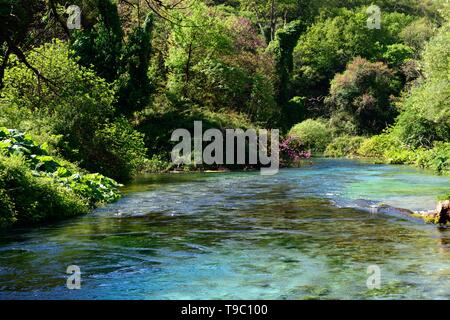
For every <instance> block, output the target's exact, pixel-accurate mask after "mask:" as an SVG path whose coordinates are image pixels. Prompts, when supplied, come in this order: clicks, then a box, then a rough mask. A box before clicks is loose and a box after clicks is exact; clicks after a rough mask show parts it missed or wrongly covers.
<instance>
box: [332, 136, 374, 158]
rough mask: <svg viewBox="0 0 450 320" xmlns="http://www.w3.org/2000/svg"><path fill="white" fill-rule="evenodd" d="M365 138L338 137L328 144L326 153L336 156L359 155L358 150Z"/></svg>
mask: <svg viewBox="0 0 450 320" xmlns="http://www.w3.org/2000/svg"><path fill="white" fill-rule="evenodd" d="M364 140H365V138H364V137H351V136H342V137H337V138H335V139H334V140H333V141H332V142H331V143H330V144H329V145H328V146H327V148H326V150H325V153H324V155H325V156H327V157H335V158H339V157H354V156H358V155H359V154H358V150H359V148H360V146H361V144H362V143H363V142H364Z"/></svg>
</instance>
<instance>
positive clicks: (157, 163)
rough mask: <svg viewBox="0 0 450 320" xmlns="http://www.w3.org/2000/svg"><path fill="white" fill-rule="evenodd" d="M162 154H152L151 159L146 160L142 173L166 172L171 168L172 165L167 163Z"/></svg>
mask: <svg viewBox="0 0 450 320" xmlns="http://www.w3.org/2000/svg"><path fill="white" fill-rule="evenodd" d="M166 158H167V157H165V156H164V155H163V154H154V155H153V156H152V157H151V159H146V160H145V163H144V166H143V168H142V172H145V173H160V172H167V171H169V170H170V169H172V167H173V163H172V162H170V161H168V160H167V159H166Z"/></svg>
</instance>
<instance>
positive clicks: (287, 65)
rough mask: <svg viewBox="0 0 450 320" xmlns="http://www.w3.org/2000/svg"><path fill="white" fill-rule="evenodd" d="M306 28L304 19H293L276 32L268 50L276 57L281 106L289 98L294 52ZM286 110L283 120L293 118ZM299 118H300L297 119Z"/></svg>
mask: <svg viewBox="0 0 450 320" xmlns="http://www.w3.org/2000/svg"><path fill="white" fill-rule="evenodd" d="M305 29H306V26H305V24H304V23H303V22H302V21H299V20H295V21H292V22H290V23H288V24H287V25H285V26H284V27H283V28H282V29H279V30H278V31H277V32H276V34H275V40H274V41H272V42H271V43H270V45H269V47H268V50H269V51H271V52H272V53H273V55H274V57H275V66H276V71H277V74H278V77H279V79H278V83H277V102H278V104H279V105H281V106H286V104H287V102H288V100H289V98H288V97H289V90H290V88H289V87H290V80H291V74H292V69H293V67H294V64H293V58H292V52H293V51H294V48H295V46H296V45H297V41H298V38H299V37H300V35H301V33H302V32H303V31H304V30H305ZM286 111H288V110H283V113H282V115H283V116H284V119H283V120H284V121H283V122H286V120H288V119H292V118H291V117H290V114H289V112H286ZM298 120H299V119H297V121H298ZM294 121H295V120H294ZM294 123H295V122H294ZM292 124H293V123H290V124H287V125H288V126H289V125H292Z"/></svg>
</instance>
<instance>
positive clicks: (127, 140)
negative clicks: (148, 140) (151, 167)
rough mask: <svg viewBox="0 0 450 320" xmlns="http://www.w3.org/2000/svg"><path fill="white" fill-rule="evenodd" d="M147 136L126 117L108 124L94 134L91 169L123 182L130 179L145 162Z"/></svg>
mask: <svg viewBox="0 0 450 320" xmlns="http://www.w3.org/2000/svg"><path fill="white" fill-rule="evenodd" d="M145 156H146V148H145V143H144V135H143V134H142V133H139V132H138V131H136V130H134V128H133V127H132V126H131V125H130V124H129V122H128V121H127V120H126V119H124V118H119V119H117V120H116V121H115V122H112V123H107V124H105V125H103V127H102V128H100V129H99V130H97V131H96V132H95V135H94V139H93V145H92V148H90V149H89V156H88V159H91V161H92V162H90V163H86V165H85V166H86V167H87V168H88V169H90V170H91V171H100V172H102V173H104V174H105V175H107V176H109V177H112V178H114V179H116V180H119V181H128V180H129V179H131V177H132V176H133V175H134V174H136V173H137V171H138V170H139V168H140V167H141V166H142V165H143V164H144V161H145Z"/></svg>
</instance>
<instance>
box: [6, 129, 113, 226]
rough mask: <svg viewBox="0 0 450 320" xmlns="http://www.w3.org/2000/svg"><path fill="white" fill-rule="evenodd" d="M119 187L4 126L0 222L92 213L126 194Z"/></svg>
mask: <svg viewBox="0 0 450 320" xmlns="http://www.w3.org/2000/svg"><path fill="white" fill-rule="evenodd" d="M118 187H119V185H118V184H117V183H116V182H115V181H114V180H112V179H109V178H107V177H105V176H102V175H100V174H87V173H85V172H82V171H81V170H80V169H78V168H77V167H76V166H75V165H73V164H71V163H69V162H67V161H65V160H61V159H59V158H56V157H53V156H51V155H50V154H49V152H48V150H47V148H46V146H45V145H39V144H37V143H36V142H35V141H34V140H33V139H32V138H31V137H30V136H29V135H26V134H24V133H23V132H21V131H19V130H11V129H10V130H8V129H6V128H1V127H0V199H1V200H0V204H1V206H0V226H9V225H12V224H14V223H16V222H17V223H19V224H28V223H35V222H41V221H46V220H52V219H58V218H63V217H69V216H73V215H76V214H82V213H86V212H88V211H89V210H90V208H91V207H93V206H96V205H99V204H100V203H106V202H112V201H115V200H117V199H118V198H120V193H119V191H118Z"/></svg>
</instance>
